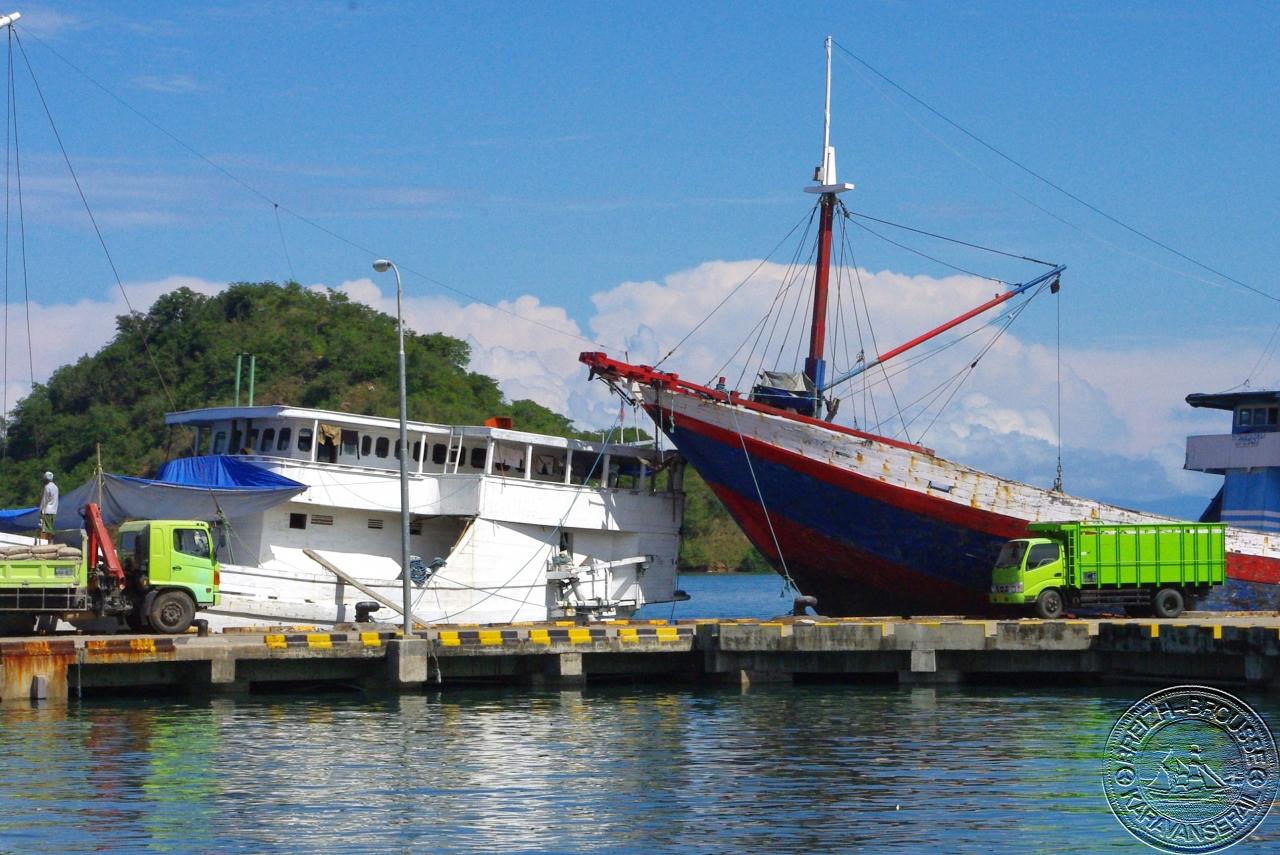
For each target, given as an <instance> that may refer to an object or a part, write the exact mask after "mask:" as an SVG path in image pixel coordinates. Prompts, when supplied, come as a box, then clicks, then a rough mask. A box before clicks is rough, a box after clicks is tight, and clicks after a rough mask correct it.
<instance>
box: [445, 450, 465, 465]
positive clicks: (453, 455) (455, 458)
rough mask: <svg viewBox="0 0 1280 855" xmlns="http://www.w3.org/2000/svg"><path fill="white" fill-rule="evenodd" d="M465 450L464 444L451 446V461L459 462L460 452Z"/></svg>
mask: <svg viewBox="0 0 1280 855" xmlns="http://www.w3.org/2000/svg"><path fill="white" fill-rule="evenodd" d="M463 450H464V449H463V448H462V446H458V447H457V448H451V449H449V463H451V464H452V463H457V462H458V453H459V452H462V451H463Z"/></svg>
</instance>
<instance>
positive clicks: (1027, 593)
mask: <svg viewBox="0 0 1280 855" xmlns="http://www.w3.org/2000/svg"><path fill="white" fill-rule="evenodd" d="M1027 531H1028V532H1029V533H1030V536H1029V537H1020V538H1017V539H1015V540H1010V541H1009V542H1008V543H1006V544H1005V545H1004V546H1003V548H1002V549H1001V550H1000V555H999V557H998V558H997V559H996V563H995V568H994V569H993V570H992V573H991V602H992V603H993V604H996V605H1005V606H1023V607H1027V606H1031V607H1034V609H1035V613H1036V615H1037V616H1039V617H1042V618H1056V617H1060V616H1061V615H1062V613H1063V612H1064V611H1065V610H1067V609H1069V608H1071V609H1074V608H1080V607H1085V608H1112V607H1120V608H1124V609H1125V611H1126V612H1127V613H1128V614H1154V615H1155V616H1156V617H1161V618H1173V617H1177V616H1178V615H1180V614H1182V611H1183V609H1184V608H1186V605H1187V603H1188V602H1189V601H1193V600H1194V599H1195V598H1197V597H1200V596H1203V595H1204V594H1206V593H1208V592H1209V590H1210V589H1211V588H1213V586H1215V585H1221V584H1223V583H1224V582H1225V581H1226V565H1227V550H1226V526H1225V525H1223V524H1221V523H1193V522H1173V523H1130V524H1126V525H1101V524H1094V523H1081V522H1044V523H1031V524H1030V525H1028V526H1027Z"/></svg>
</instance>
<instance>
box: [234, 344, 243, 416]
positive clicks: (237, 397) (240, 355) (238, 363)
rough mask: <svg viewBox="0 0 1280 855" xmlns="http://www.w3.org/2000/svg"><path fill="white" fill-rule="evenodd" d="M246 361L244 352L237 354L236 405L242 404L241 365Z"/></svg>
mask: <svg viewBox="0 0 1280 855" xmlns="http://www.w3.org/2000/svg"><path fill="white" fill-rule="evenodd" d="M243 361H244V354H243V353H237V354H236V406H237V407H238V406H240V365H241V363H242V362H243Z"/></svg>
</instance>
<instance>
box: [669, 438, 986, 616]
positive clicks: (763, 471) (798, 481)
mask: <svg viewBox="0 0 1280 855" xmlns="http://www.w3.org/2000/svg"><path fill="white" fill-rule="evenodd" d="M674 441H675V443H676V446H677V447H678V448H679V449H680V452H681V453H682V454H683V455H684V456H685V457H686V458H688V460H689V461H690V463H692V464H693V467H694V468H695V469H697V470H698V472H699V474H701V475H702V477H703V478H704V479H705V480H706V481H708V482H710V483H712V484H716V485H720V486H721V487H724V488H726V489H728V490H730V491H732V492H734V493H737V494H738V495H739V496H742V497H743V498H744V499H747V500H749V501H758V497H757V493H756V482H757V481H758V482H759V485H760V493H762V494H763V496H764V502H765V505H766V506H767V507H768V509H769V513H770V515H771V516H775V517H776V516H785V517H787V518H788V519H790V520H792V521H793V522H795V523H796V524H797V525H799V526H802V527H804V528H807V529H810V530H812V531H815V532H817V533H819V534H821V535H822V536H824V537H827V538H830V539H832V540H838V541H841V542H844V543H846V544H848V545H849V546H850V547H851V548H854V549H857V550H858V551H860V552H864V553H869V554H871V555H873V556H875V557H876V558H878V559H879V560H881V561H884V562H887V563H889V564H893V565H896V566H899V567H904V568H908V569H910V570H912V571H914V572H916V573H920V574H922V575H926V576H931V577H934V578H936V579H939V580H941V581H944V582H949V583H953V584H957V585H961V586H963V587H965V588H969V589H971V590H974V591H976V592H978V593H980V594H981V595H982V596H985V595H986V593H987V592H988V591H989V590H990V589H991V566H992V564H993V563H994V562H995V557H996V555H997V553H999V551H1000V547H1001V545H1002V544H1003V543H1004V540H1005V539H1004V538H1002V537H998V536H996V535H989V534H986V533H983V532H978V531H974V530H973V529H970V528H965V527H963V526H957V525H954V524H951V523H948V522H944V521H942V520H939V519H936V518H934V517H929V516H926V515H923V514H916V513H912V512H910V511H905V510H903V509H901V508H896V507H893V506H892V505H888V504H885V503H883V502H879V501H876V500H875V499H872V498H868V497H865V496H861V495H859V494H857V493H852V492H849V491H847V490H842V489H840V488H839V487H836V486H834V485H831V484H828V483H825V482H823V481H819V480H817V479H814V478H811V477H809V476H807V475H805V474H804V473H799V472H795V471H794V470H792V469H790V468H788V467H787V466H785V465H783V464H780V463H774V462H772V461H766V460H761V459H760V458H758V457H753V458H752V461H751V467H752V468H753V469H754V471H755V479H756V480H755V481H753V480H752V477H751V475H752V472H751V469H749V468H748V467H747V465H746V462H745V459H744V456H743V451H742V448H741V447H740V446H739V447H736V448H735V447H732V446H726V445H725V444H723V443H721V442H717V441H716V440H714V439H710V438H708V437H704V436H701V435H699V434H696V433H694V432H693V431H689V430H684V431H682V430H679V428H677V430H676V431H675V437H674ZM757 546H759V547H761V548H762V551H764V552H766V553H770V552H772V551H773V549H772V545H771V544H767V543H766V544H757ZM784 557H785V558H786V560H787V564H788V567H789V568H790V570H791V572H792V574H793V575H797V576H799V575H804V570H803V568H804V566H805V565H815V568H816V570H817V571H818V574H819V575H826V574H825V573H822V572H821V569H822V568H821V556H811V555H793V554H786V555H785V556H784ZM806 593H807V592H806Z"/></svg>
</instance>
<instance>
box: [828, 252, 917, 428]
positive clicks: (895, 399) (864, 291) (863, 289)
mask: <svg viewBox="0 0 1280 855" xmlns="http://www.w3.org/2000/svg"><path fill="white" fill-rule="evenodd" d="M840 239H841V240H842V241H846V242H847V241H848V240H849V232H848V230H847V229H843V230H841V234H840ZM849 258H850V259H852V260H853V262H854V264H853V275H854V277H855V278H856V279H857V280H858V293H859V294H860V295H861V296H862V307H863V311H864V312H866V313H867V332H868V333H869V334H870V335H871V347H872V348H873V349H874V350H875V352H876V353H880V343H879V342H878V341H876V330H875V327H874V326H872V324H871V313H870V310H869V308H868V307H867V289H866V286H864V285H863V284H862V272H861V271H860V270H858V263H857V261H858V260H857V257H856V256H855V255H854V254H853V247H852V246H850V247H849ZM879 368H880V372H881V373H882V374H883V375H884V382H885V386H886V387H887V388H888V389H889V396H890V397H891V398H893V406H894V409H896V410H897V411H898V420H899V421H901V422H902V433H903V436H905V437H906V438H907V441H908V442H910V441H911V434H910V433H908V432H907V422H906V419H904V418H903V417H902V406H901V405H900V404H899V403H898V393H897V392H896V391H894V388H893V383H891V382H890V381H889V372H888V371H887V370H885V367H884V364H883V363H881V364H880V366H879ZM873 406H874V405H873ZM878 418H879V416H878V415H877V419H878Z"/></svg>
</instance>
